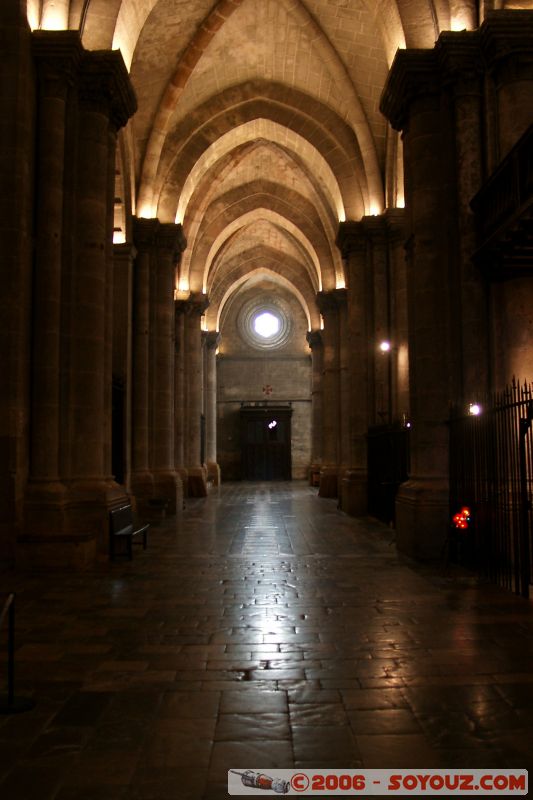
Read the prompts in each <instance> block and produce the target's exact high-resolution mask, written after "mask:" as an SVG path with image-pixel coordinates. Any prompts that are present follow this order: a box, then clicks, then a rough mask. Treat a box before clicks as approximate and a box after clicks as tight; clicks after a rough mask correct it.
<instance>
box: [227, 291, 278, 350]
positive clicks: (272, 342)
mask: <svg viewBox="0 0 533 800" xmlns="http://www.w3.org/2000/svg"><path fill="white" fill-rule="evenodd" d="M237 324H238V329H239V332H240V334H241V336H242V338H243V339H244V341H245V342H247V343H248V344H251V345H253V347H258V348H260V349H261V350H266V349H271V348H275V347H281V346H282V345H283V344H285V342H286V341H287V339H288V338H289V335H290V332H291V324H290V318H289V315H288V314H287V313H286V312H285V309H284V308H283V307H282V304H281V303H280V302H278V300H277V299H276V300H271V299H270V298H267V297H263V298H261V299H259V300H257V299H255V300H251V301H249V302H248V303H246V305H245V306H244V307H243V308H242V309H241V311H240V313H239V317H238V323H237Z"/></svg>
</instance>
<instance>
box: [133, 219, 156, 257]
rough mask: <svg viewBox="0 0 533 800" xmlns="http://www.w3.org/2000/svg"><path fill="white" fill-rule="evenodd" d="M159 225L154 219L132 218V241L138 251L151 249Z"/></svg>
mask: <svg viewBox="0 0 533 800" xmlns="http://www.w3.org/2000/svg"><path fill="white" fill-rule="evenodd" d="M160 225H161V223H160V222H159V220H158V219H156V218H153V219H145V218H144V217H133V240H134V242H135V245H136V246H137V248H138V249H139V250H141V251H146V250H149V249H150V248H151V247H153V245H154V243H155V237H156V234H157V231H158V230H159V227H160Z"/></svg>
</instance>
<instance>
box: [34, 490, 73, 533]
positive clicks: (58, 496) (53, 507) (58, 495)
mask: <svg viewBox="0 0 533 800" xmlns="http://www.w3.org/2000/svg"><path fill="white" fill-rule="evenodd" d="M66 497H67V490H66V487H65V484H63V483H61V481H59V480H51V481H50V480H39V479H32V480H30V481H29V482H28V486H27V489H26V496H25V498H24V531H25V533H26V534H28V535H30V536H39V535H41V534H42V535H47V534H49V533H50V532H51V531H55V532H56V533H57V534H62V533H64V531H65V504H66Z"/></svg>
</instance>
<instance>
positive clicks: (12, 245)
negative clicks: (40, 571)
mask: <svg viewBox="0 0 533 800" xmlns="http://www.w3.org/2000/svg"><path fill="white" fill-rule="evenodd" d="M1 5H2V10H1V12H0V34H1V37H2V69H1V70H0V97H1V98H2V114H1V115H0V172H1V175H2V191H1V193H0V219H1V220H2V224H1V225H0V248H1V252H2V258H1V259H0V279H1V286H2V290H1V291H0V375H1V381H0V509H1V512H0V562H1V563H2V564H6V563H8V564H10V563H12V562H13V561H14V559H15V548H16V540H17V537H18V536H19V535H20V533H21V531H22V529H23V514H24V508H23V501H24V491H25V484H26V480H27V476H28V470H29V464H28V455H29V441H28V432H29V426H30V414H31V409H30V403H29V398H30V385H29V381H30V374H29V368H28V365H29V360H30V343H31V334H30V314H29V313H28V309H29V308H30V306H31V281H32V269H33V264H32V255H33V244H34V242H33V229H32V225H33V214H34V210H35V206H34V194H33V191H34V175H33V166H34V152H35V139H34V137H35V96H34V93H35V89H34V75H33V64H32V57H31V39H30V32H29V29H28V22H27V19H26V13H25V12H26V3H23V2H21V0H4V2H2V4H1Z"/></svg>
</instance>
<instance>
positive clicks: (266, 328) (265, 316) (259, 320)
mask: <svg viewBox="0 0 533 800" xmlns="http://www.w3.org/2000/svg"><path fill="white" fill-rule="evenodd" d="M252 325H253V327H254V331H255V332H256V333H257V335H258V336H262V337H263V339H272V337H273V336H275V335H276V333H278V331H279V329H280V327H281V323H280V319H279V317H278V316H277V315H276V314H272V312H271V311H261V312H260V313H259V314H256V315H255V316H254V317H253V320H252Z"/></svg>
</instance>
